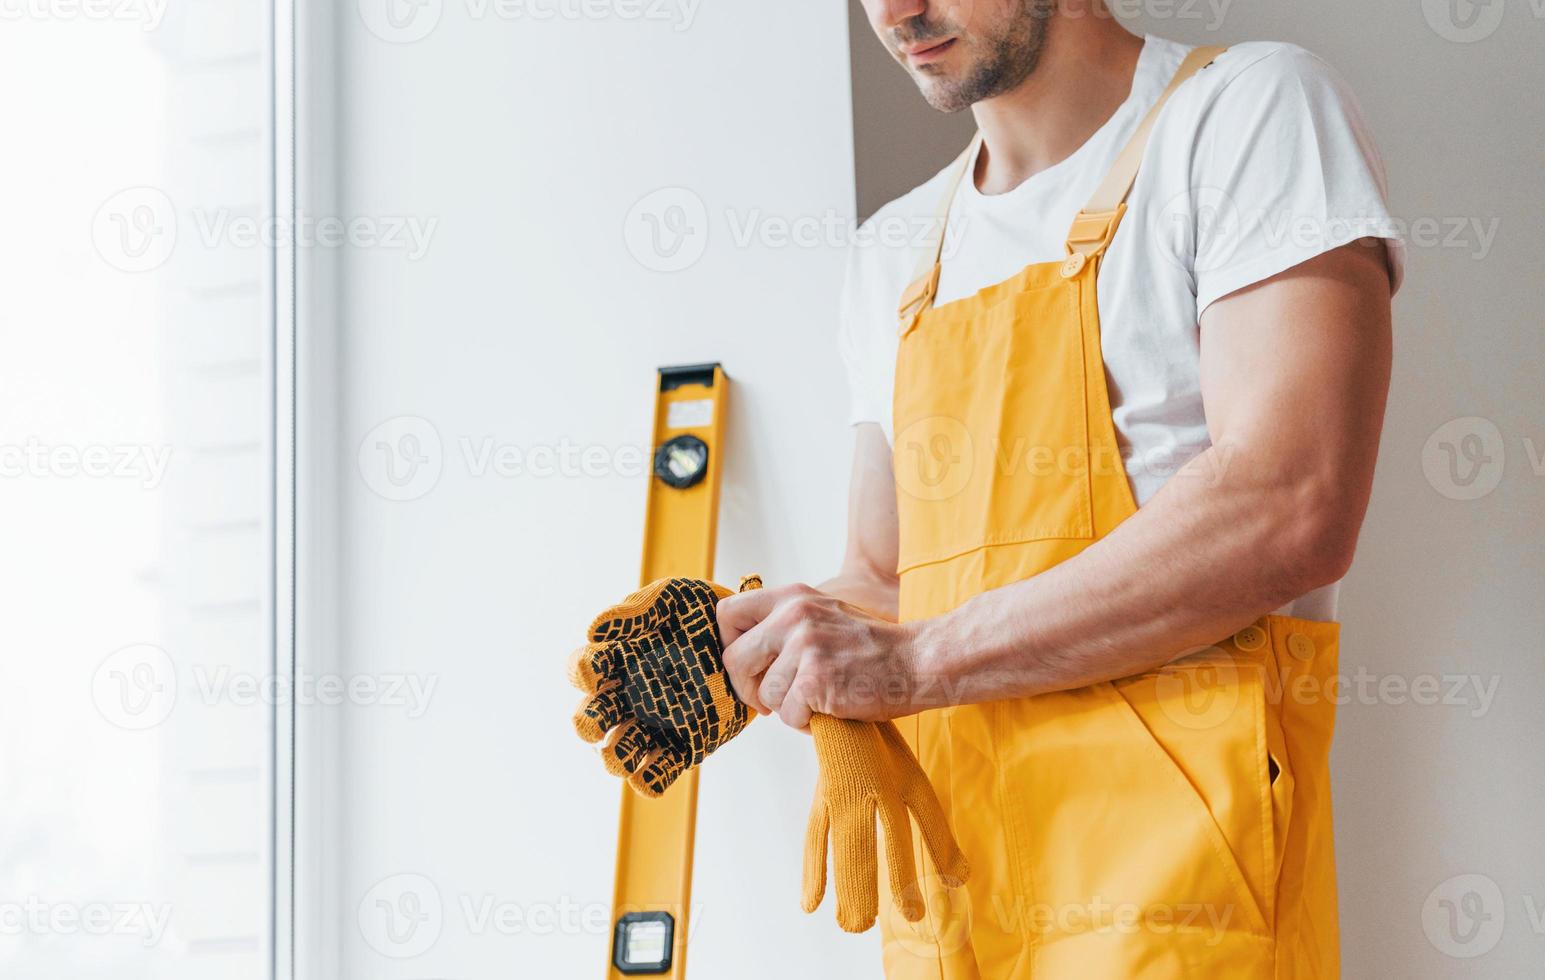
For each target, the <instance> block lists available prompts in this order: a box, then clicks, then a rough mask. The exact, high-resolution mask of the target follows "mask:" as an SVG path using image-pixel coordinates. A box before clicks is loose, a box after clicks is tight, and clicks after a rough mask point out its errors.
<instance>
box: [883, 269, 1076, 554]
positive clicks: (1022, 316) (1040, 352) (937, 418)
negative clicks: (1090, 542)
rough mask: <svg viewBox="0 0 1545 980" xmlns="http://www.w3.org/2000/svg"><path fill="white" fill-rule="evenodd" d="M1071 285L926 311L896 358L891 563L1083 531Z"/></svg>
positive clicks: (1074, 314)
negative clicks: (895, 516)
mask: <svg viewBox="0 0 1545 980" xmlns="http://www.w3.org/2000/svg"><path fill="white" fill-rule="evenodd" d="M1084 364H1085V352H1084V348H1083V332H1082V330H1081V327H1080V320H1079V309H1078V291H1077V288H1076V287H1074V286H1071V285H1068V284H1063V283H1058V284H1055V285H1046V286H1042V287H1039V288H1034V289H1027V290H1024V291H1021V292H1016V293H1013V294H1012V295H1010V296H1008V297H1007V298H1005V299H1003V300H1001V301H999V302H997V303H994V304H992V305H988V306H982V305H980V304H979V301H978V300H977V299H976V298H972V299H968V300H962V301H960V302H958V303H951V304H948V305H946V306H943V307H940V308H938V309H934V310H930V311H929V312H928V313H926V314H924V316H923V318H922V320H921V322H920V323H919V324H918V326H917V329H915V330H913V331H912V332H911V333H909V334H908V335H907V336H905V337H904V338H902V340H901V344H900V349H899V351H898V353H897V359H896V395H895V403H894V410H895V416H894V422H895V439H894V444H893V447H894V448H893V450H892V452H893V465H894V470H895V476H896V499H897V508H898V511H899V514H900V518H901V527H902V528H903V534H902V536H901V542H900V543H901V554H900V563H899V569H900V571H906V570H907V569H909V568H912V567H916V566H918V565H923V564H927V563H930V562H938V561H944V560H947V559H950V558H954V557H956V556H959V555H962V554H965V553H967V552H970V551H973V550H975V549H979V548H984V547H988V546H992V545H1001V544H1016V543H1021V542H1029V541H1041V540H1046V539H1054V538H1070V539H1089V538H1092V537H1093V535H1094V528H1093V519H1092V516H1091V489H1090V453H1089V432H1088V426H1089V421H1088V398H1087V394H1088V393H1087V390H1086V379H1085V376H1084V371H1085V368H1084Z"/></svg>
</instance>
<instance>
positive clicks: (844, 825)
mask: <svg viewBox="0 0 1545 980" xmlns="http://www.w3.org/2000/svg"><path fill="white" fill-rule="evenodd" d="M875 849H876V843H875V829H874V802H873V801H872V800H861V801H858V802H856V803H854V804H852V805H849V806H844V807H843V808H841V809H840V810H838V811H837V813H836V814H835V815H834V816H833V817H832V876H833V877H834V878H836V879H837V882H836V884H837V925H839V926H841V927H842V930H843V931H844V932H863V931H864V930H866V929H868V928H869V927H870V926H872V925H874V920H875V917H876V916H878V915H879V914H880V881H879V868H878V866H877V865H878V862H877V860H876V850H875Z"/></svg>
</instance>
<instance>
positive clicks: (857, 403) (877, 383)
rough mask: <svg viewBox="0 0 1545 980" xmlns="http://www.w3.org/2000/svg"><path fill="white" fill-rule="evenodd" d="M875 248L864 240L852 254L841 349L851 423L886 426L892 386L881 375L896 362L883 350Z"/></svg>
mask: <svg viewBox="0 0 1545 980" xmlns="http://www.w3.org/2000/svg"><path fill="white" fill-rule="evenodd" d="M872 247H873V246H866V245H865V244H863V243H862V240H860V241H859V242H855V243H854V244H853V246H852V247H851V248H850V249H849V251H848V268H847V276H846V278H845V279H844V280H843V284H842V299H841V304H840V305H841V312H840V321H839V325H838V329H837V349H838V351H839V353H841V355H842V363H843V366H844V368H845V369H846V371H847V378H848V424H850V425H857V424H858V423H860V422H877V423H879V424H880V425H882V426H883V425H885V423H886V420H888V419H889V418H890V411H891V406H890V403H889V396H888V391H889V386H887V385H886V384H884V383H883V382H884V379H883V378H882V377H881V376H880V374H879V372H881V371H885V370H893V369H894V361H890V360H888V355H887V353H886V352H885V351H884V350H882V349H880V343H879V340H880V338H879V336H878V335H877V332H876V331H877V329H878V325H877V324H876V323H875V316H876V310H877V308H881V307H876V304H875V300H874V293H875V283H874V281H873V280H874V277H875V275H876V273H877V271H878V270H877V269H876V268H875V267H874V266H875V259H876V258H877V256H874V255H871V254H868V251H869V249H871V248H872Z"/></svg>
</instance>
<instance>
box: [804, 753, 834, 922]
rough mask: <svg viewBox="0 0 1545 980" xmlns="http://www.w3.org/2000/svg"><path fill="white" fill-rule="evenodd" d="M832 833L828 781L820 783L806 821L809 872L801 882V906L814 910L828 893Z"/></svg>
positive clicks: (807, 870) (807, 865) (806, 867)
mask: <svg viewBox="0 0 1545 980" xmlns="http://www.w3.org/2000/svg"><path fill="white" fill-rule="evenodd" d="M830 836H831V814H830V813H829V812H828V811H827V809H826V783H825V781H824V780H822V781H820V782H817V783H816V787H815V802H814V803H812V804H811V805H810V820H809V822H808V823H806V824H805V874H804V878H803V880H802V882H801V885H800V897H799V907H800V908H802V909H804V910H805V911H806V912H814V911H815V910H816V909H817V908H819V907H820V905H821V899H822V898H824V897H825V895H826V842H827V839H828V838H829V837H830Z"/></svg>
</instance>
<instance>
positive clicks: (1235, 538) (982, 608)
mask: <svg viewBox="0 0 1545 980" xmlns="http://www.w3.org/2000/svg"><path fill="white" fill-rule="evenodd" d="M1274 471H1275V472H1274ZM1326 485H1327V484H1326V483H1325V482H1323V481H1318V480H1314V479H1309V480H1304V479H1299V478H1296V476H1295V474H1294V473H1292V472H1291V471H1290V470H1288V469H1287V468H1286V467H1283V466H1281V464H1280V463H1278V464H1277V465H1276V466H1272V465H1269V464H1268V461H1265V460H1261V459H1253V458H1250V457H1249V455H1248V454H1246V453H1243V452H1241V451H1233V452H1231V447H1228V446H1218V447H1213V448H1212V449H1209V450H1207V451H1206V452H1204V453H1203V454H1202V455H1200V456H1198V457H1197V458H1196V459H1194V460H1192V461H1191V463H1190V464H1189V465H1188V466H1186V467H1185V468H1184V469H1182V470H1181V471H1180V472H1179V473H1177V474H1176V475H1175V477H1173V478H1172V479H1171V480H1170V481H1169V482H1168V483H1167V484H1166V485H1165V487H1164V489H1163V490H1162V491H1161V492H1160V493H1159V494H1158V495H1157V496H1156V497H1155V498H1154V499H1153V500H1152V501H1151V502H1150V503H1149V504H1148V505H1146V506H1145V507H1143V508H1142V509H1141V510H1139V511H1138V513H1137V514H1136V515H1134V516H1133V517H1132V518H1130V519H1129V520H1128V521H1126V522H1125V523H1123V524H1122V525H1121V526H1120V527H1118V528H1117V529H1116V530H1115V531H1114V532H1112V533H1111V534H1110V535H1108V536H1107V537H1105V538H1104V539H1102V540H1100V541H1098V542H1096V543H1095V544H1094V545H1092V546H1090V547H1089V548H1088V549H1086V550H1085V551H1084V552H1083V553H1081V554H1080V555H1078V556H1077V557H1075V558H1073V559H1071V560H1069V561H1067V562H1064V563H1063V564H1061V565H1059V566H1057V567H1055V568H1052V569H1050V570H1048V571H1046V572H1045V573H1043V574H1041V575H1038V576H1035V577H1034V578H1031V579H1028V580H1026V581H1023V582H1018V583H1015V584H1013V585H1010V586H1007V587H1004V588H1001V589H995V590H993V591H991V592H986V593H983V594H982V595H980V596H977V597H976V598H974V599H972V600H971V601H969V602H967V603H965V604H964V605H962V606H961V607H960V608H959V609H957V610H955V611H954V612H952V613H949V614H947V615H944V616H941V617H938V618H936V619H932V620H927V621H924V622H922V623H920V624H918V626H917V630H916V634H915V636H916V656H917V662H918V671H919V674H920V675H922V676H924V677H925V678H927V679H929V680H931V681H932V684H931V685H930V684H926V683H925V684H924V685H922V686H921V687H920V689H919V699H918V700H919V703H918V705H917V706H918V707H919V708H924V707H932V706H936V705H938V704H948V703H959V702H977V701H990V700H996V699H1000V698H1011V697H1024V696H1029V695H1034V694H1040V693H1045V692H1048V691H1056V690H1065V689H1069V688H1074V687H1080V686H1083V685H1086V684H1090V683H1094V682H1097V681H1102V680H1111V679H1114V678H1118V677H1126V676H1130V675H1133V674H1138V673H1142V672H1144V671H1148V670H1153V669H1156V668H1158V667H1160V666H1162V665H1164V664H1166V663H1168V662H1170V661H1171V660H1174V659H1176V658H1177V657H1179V656H1183V655H1184V654H1186V653H1187V652H1190V651H1191V650H1194V649H1196V648H1199V647H1202V646H1205V645H1207V644H1210V643H1213V642H1216V641H1217V640H1219V639H1221V638H1223V637H1225V636H1227V635H1229V634H1230V633H1232V632H1234V631H1235V630H1237V629H1239V628H1240V627H1241V626H1244V625H1245V624H1247V623H1249V622H1251V621H1252V620H1254V619H1255V618H1256V617H1258V616H1260V615H1262V614H1263V613H1266V612H1269V611H1271V610H1272V609H1275V608H1277V607H1278V606H1280V605H1282V604H1283V603H1286V602H1288V601H1291V600H1292V599H1294V598H1296V597H1297V596H1300V595H1302V594H1304V593H1305V592H1308V591H1310V590H1312V589H1314V588H1316V587H1318V586H1320V585H1323V584H1326V583H1328V582H1331V581H1334V580H1335V579H1337V578H1339V577H1340V575H1341V574H1342V571H1343V569H1344V565H1345V562H1346V561H1347V560H1349V558H1350V543H1351V541H1352V540H1355V534H1356V524H1357V523H1360V521H1361V517H1362V513H1361V511H1360V510H1357V511H1356V513H1353V514H1347V515H1345V519H1346V520H1350V522H1351V527H1350V528H1348V527H1345V526H1337V522H1336V521H1334V520H1331V519H1329V518H1327V517H1326V515H1328V514H1334V513H1335V512H1336V509H1337V508H1338V507H1341V506H1343V504H1342V502H1340V501H1334V500H1325V499H1317V497H1319V496H1320V494H1321V493H1322V491H1318V490H1317V489H1316V488H1317V487H1324V486H1326ZM930 686H931V688H932V689H931V690H928V689H927V688H929V687H930Z"/></svg>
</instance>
